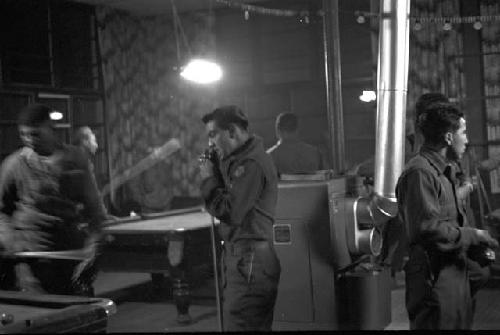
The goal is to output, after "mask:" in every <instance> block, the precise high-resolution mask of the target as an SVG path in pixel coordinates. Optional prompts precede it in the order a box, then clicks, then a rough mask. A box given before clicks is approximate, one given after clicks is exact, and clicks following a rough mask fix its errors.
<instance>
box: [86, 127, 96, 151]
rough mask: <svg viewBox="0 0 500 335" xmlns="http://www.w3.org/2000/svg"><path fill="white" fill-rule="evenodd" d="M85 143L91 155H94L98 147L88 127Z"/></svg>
mask: <svg viewBox="0 0 500 335" xmlns="http://www.w3.org/2000/svg"><path fill="white" fill-rule="evenodd" d="M85 145H86V147H87V148H88V150H89V151H90V153H91V154H92V155H94V154H95V153H96V151H97V148H99V145H98V144H97V139H96V137H95V134H94V133H93V132H92V130H90V129H89V131H88V132H87V141H86V142H85Z"/></svg>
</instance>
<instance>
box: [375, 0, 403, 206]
mask: <svg viewBox="0 0 500 335" xmlns="http://www.w3.org/2000/svg"><path fill="white" fill-rule="evenodd" d="M409 15H410V0H383V1H382V7H381V8H380V30H379V34H380V36H379V58H378V73H377V91H378V99H377V133H376V139H377V142H376V149H375V180H374V182H375V185H374V191H375V193H377V194H378V195H380V196H382V197H384V198H388V199H394V201H395V197H396V196H395V187H396V183H397V180H398V177H399V175H400V174H401V172H402V170H403V163H404V143H405V140H404V139H405V118H406V95H407V91H408V89H407V86H408V53H409V39H410V38H409V31H410V30H409Z"/></svg>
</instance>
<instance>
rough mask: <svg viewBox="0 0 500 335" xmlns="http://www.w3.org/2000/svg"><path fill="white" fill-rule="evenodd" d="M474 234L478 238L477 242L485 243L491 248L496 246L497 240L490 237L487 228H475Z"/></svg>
mask: <svg viewBox="0 0 500 335" xmlns="http://www.w3.org/2000/svg"><path fill="white" fill-rule="evenodd" d="M476 236H477V237H478V238H479V242H482V243H485V244H487V245H488V246H490V247H492V248H498V241H497V240H495V239H494V238H493V237H491V235H490V233H489V232H488V231H487V230H484V229H476Z"/></svg>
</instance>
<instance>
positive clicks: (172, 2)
mask: <svg viewBox="0 0 500 335" xmlns="http://www.w3.org/2000/svg"><path fill="white" fill-rule="evenodd" d="M170 3H171V4H172V23H173V25H174V35H175V47H176V50H177V62H180V60H181V50H180V47H179V32H178V31H177V20H176V16H175V14H174V13H175V4H174V0H170Z"/></svg>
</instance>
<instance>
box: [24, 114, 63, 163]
mask: <svg viewBox="0 0 500 335" xmlns="http://www.w3.org/2000/svg"><path fill="white" fill-rule="evenodd" d="M18 129H19V136H20V137H21V141H22V142H23V144H24V145H25V146H27V147H29V148H32V149H33V150H34V151H35V152H36V153H37V154H39V155H49V154H51V153H52V150H53V147H54V143H55V141H56V137H55V134H54V130H53V129H52V126H51V124H50V122H49V121H47V122H45V123H42V124H41V125H39V126H36V127H32V126H26V125H19V128H18Z"/></svg>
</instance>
